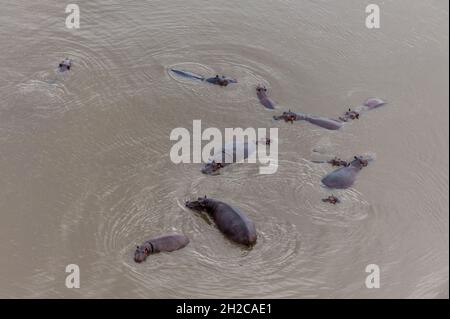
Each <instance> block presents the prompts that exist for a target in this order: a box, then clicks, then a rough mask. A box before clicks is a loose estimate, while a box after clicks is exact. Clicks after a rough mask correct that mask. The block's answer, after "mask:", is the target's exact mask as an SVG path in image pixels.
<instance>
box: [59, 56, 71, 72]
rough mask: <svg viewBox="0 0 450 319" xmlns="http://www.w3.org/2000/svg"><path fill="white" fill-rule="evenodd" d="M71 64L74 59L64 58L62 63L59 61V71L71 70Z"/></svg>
mask: <svg viewBox="0 0 450 319" xmlns="http://www.w3.org/2000/svg"><path fill="white" fill-rule="evenodd" d="M71 66H72V60H70V59H69V58H65V59H64V60H62V61H61V63H59V65H58V71H59V72H65V71H69V70H70V67H71Z"/></svg>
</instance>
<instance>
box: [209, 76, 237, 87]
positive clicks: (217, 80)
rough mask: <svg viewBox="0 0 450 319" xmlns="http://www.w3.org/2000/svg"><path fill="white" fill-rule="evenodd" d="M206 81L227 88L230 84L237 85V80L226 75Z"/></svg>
mask: <svg viewBox="0 0 450 319" xmlns="http://www.w3.org/2000/svg"><path fill="white" fill-rule="evenodd" d="M205 81H206V82H209V83H212V84H216V85H220V86H227V85H228V84H230V83H237V81H236V80H235V79H231V78H228V77H226V76H225V75H222V76H219V75H216V76H214V77H211V78H207V79H206V80H205Z"/></svg>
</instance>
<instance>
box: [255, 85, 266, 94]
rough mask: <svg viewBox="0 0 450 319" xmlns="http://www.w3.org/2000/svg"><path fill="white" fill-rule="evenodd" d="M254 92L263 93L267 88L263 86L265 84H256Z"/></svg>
mask: <svg viewBox="0 0 450 319" xmlns="http://www.w3.org/2000/svg"><path fill="white" fill-rule="evenodd" d="M256 92H258V93H260V94H262V93H265V92H267V89H266V87H265V86H262V85H258V86H257V87H256Z"/></svg>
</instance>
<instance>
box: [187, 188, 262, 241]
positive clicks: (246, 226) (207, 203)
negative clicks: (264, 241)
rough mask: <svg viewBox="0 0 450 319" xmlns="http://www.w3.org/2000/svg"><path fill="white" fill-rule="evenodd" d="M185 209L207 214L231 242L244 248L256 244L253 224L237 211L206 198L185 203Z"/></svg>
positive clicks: (222, 203)
mask: <svg viewBox="0 0 450 319" xmlns="http://www.w3.org/2000/svg"><path fill="white" fill-rule="evenodd" d="M186 207H188V208H190V209H193V210H196V211H204V212H207V213H208V214H209V215H210V216H211V217H212V218H213V220H214V222H215V223H216V225H217V227H218V228H219V230H220V231H221V232H222V233H224V234H225V235H226V236H227V237H228V238H230V239H231V240H232V241H234V242H236V243H239V244H242V245H246V246H250V245H253V244H255V243H256V229H255V224H254V223H253V222H252V221H251V220H250V219H249V218H248V217H247V216H246V215H245V214H244V213H242V212H241V211H240V210H239V209H237V208H235V207H232V206H231V205H228V204H226V203H224V202H221V201H218V200H215V199H212V198H206V196H205V197H204V198H201V197H199V198H198V200H195V201H187V202H186Z"/></svg>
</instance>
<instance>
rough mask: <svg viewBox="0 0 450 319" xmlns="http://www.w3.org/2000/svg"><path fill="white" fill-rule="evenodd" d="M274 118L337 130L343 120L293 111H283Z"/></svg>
mask: <svg viewBox="0 0 450 319" xmlns="http://www.w3.org/2000/svg"><path fill="white" fill-rule="evenodd" d="M273 118H274V119H275V120H285V121H286V122H291V123H293V122H294V121H302V120H303V121H307V122H309V123H311V124H314V125H317V126H320V127H323V128H325V129H327V130H338V129H340V128H341V127H342V125H343V122H341V121H339V120H335V119H331V118H328V117H322V116H316V115H310V114H305V113H295V112H291V111H288V112H283V114H281V115H279V116H274V117H273Z"/></svg>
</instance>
